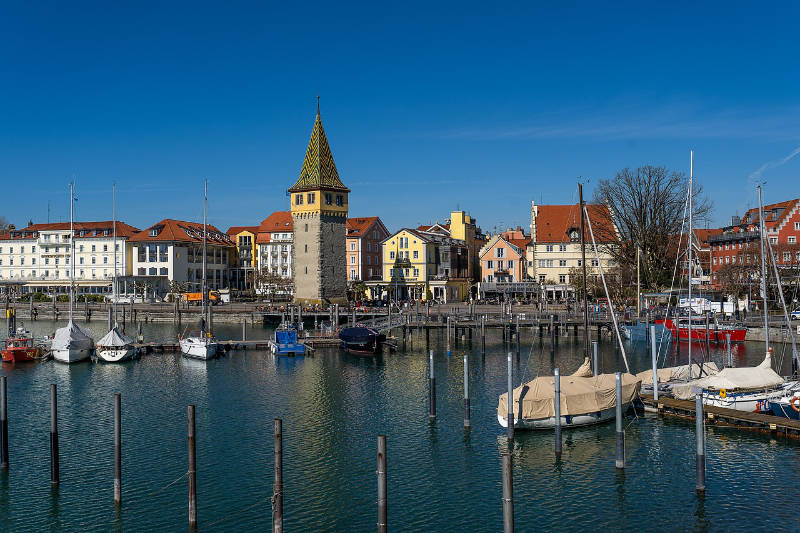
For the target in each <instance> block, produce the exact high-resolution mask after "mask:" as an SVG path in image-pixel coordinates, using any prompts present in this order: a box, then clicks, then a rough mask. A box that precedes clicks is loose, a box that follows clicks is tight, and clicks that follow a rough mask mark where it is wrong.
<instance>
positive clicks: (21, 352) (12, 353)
mask: <svg viewBox="0 0 800 533" xmlns="http://www.w3.org/2000/svg"><path fill="white" fill-rule="evenodd" d="M2 355H3V362H4V363H19V362H21V361H35V360H36V359H38V358H39V357H41V350H40V349H39V348H9V349H7V350H3V352H2Z"/></svg>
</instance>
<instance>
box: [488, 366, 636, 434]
mask: <svg viewBox="0 0 800 533" xmlns="http://www.w3.org/2000/svg"><path fill="white" fill-rule="evenodd" d="M640 385H641V379H639V378H638V377H637V376H634V375H633V374H628V373H623V374H622V400H623V405H622V409H623V411H625V410H627V409H628V406H629V405H630V403H631V401H633V399H634V398H636V396H637V395H638V394H639V387H640ZM554 391H555V378H554V377H553V376H540V377H537V378H535V379H533V380H532V381H529V382H527V383H523V384H522V385H520V386H519V387H517V388H515V389H514V406H513V407H514V427H515V428H518V429H552V428H554V427H555V425H556V417H555V392H554ZM616 406H617V400H616V377H615V375H614V374H599V375H597V376H593V375H592V367H591V363H590V362H589V359H588V358H587V359H585V360H584V362H583V364H582V365H581V367H580V368H579V369H578V370H577V371H575V372H574V373H573V374H571V375H569V376H561V427H562V428H570V427H580V426H588V425H592V424H599V423H601V422H605V421H606V420H610V419H612V418H614V413H615V409H616ZM497 420H498V422H500V425H501V426H503V427H508V393H505V394H501V395H500V400H499V402H498V405H497Z"/></svg>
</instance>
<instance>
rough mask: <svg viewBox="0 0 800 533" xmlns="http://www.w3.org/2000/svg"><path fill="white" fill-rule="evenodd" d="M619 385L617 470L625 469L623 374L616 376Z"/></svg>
mask: <svg viewBox="0 0 800 533" xmlns="http://www.w3.org/2000/svg"><path fill="white" fill-rule="evenodd" d="M615 378H616V384H617V406H616V419H617V453H616V460H615V465H616V467H617V470H624V469H625V431H624V430H623V429H622V373H621V372H617V373H616V374H615Z"/></svg>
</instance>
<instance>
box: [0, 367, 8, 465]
mask: <svg viewBox="0 0 800 533" xmlns="http://www.w3.org/2000/svg"><path fill="white" fill-rule="evenodd" d="M0 469H3V470H8V383H7V382H6V376H0Z"/></svg>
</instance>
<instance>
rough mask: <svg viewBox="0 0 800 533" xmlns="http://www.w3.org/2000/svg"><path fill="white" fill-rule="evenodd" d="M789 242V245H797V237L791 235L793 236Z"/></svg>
mask: <svg viewBox="0 0 800 533" xmlns="http://www.w3.org/2000/svg"><path fill="white" fill-rule="evenodd" d="M788 242H789V244H795V243H797V237H795V236H794V235H791V236H790V237H789V239H788Z"/></svg>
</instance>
